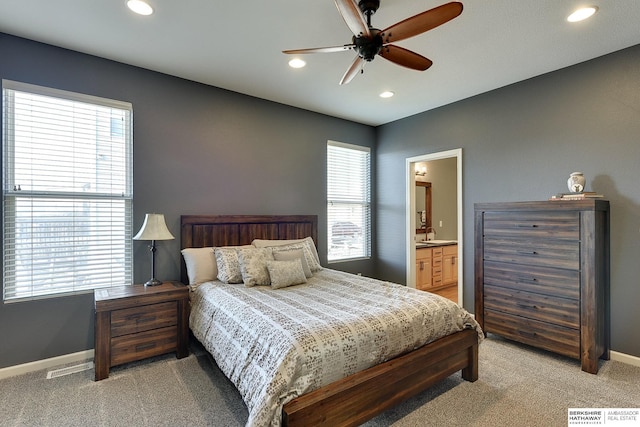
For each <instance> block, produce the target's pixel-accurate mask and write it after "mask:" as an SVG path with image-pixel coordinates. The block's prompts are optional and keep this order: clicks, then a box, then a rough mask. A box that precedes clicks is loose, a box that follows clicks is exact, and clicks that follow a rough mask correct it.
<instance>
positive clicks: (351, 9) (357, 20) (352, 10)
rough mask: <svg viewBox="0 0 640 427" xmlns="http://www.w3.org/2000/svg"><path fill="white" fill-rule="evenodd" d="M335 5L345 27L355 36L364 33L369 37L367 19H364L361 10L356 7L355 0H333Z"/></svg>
mask: <svg viewBox="0 0 640 427" xmlns="http://www.w3.org/2000/svg"><path fill="white" fill-rule="evenodd" d="M334 1H335V3H336V7H337V8H338V11H339V12H340V15H342V19H344V22H345V23H346V24H347V27H349V29H350V30H351V32H352V33H353V35H355V36H356V37H358V36H360V35H365V36H367V37H371V32H370V31H369V26H368V25H367V20H366V19H365V17H364V15H363V14H362V11H361V10H360V8H359V7H358V3H357V2H356V1H355V0H334Z"/></svg>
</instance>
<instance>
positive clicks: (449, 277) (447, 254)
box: [442, 245, 458, 285]
mask: <svg viewBox="0 0 640 427" xmlns="http://www.w3.org/2000/svg"><path fill="white" fill-rule="evenodd" d="M442 284H443V285H452V284H455V285H458V245H449V246H443V247H442Z"/></svg>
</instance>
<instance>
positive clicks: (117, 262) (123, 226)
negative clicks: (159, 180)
mask: <svg viewBox="0 0 640 427" xmlns="http://www.w3.org/2000/svg"><path fill="white" fill-rule="evenodd" d="M2 86H3V141H4V142H3V213H4V215H3V297H4V300H5V301H15V300H21V299H32V298H39V297H44V296H50V295H60V294H68V293H75V292H81V291H87V290H90V289H95V288H100V287H109V286H114V285H121V284H130V283H131V281H132V280H131V279H132V261H131V258H132V257H131V246H132V240H131V232H132V220H131V218H132V199H133V183H132V181H133V175H132V159H133V157H132V151H133V143H132V115H133V113H132V107H131V104H129V103H126V102H120V101H113V100H109V99H103V98H97V97H92V96H88V95H82V94H77V93H71V92H66V91H59V90H54V89H49V88H43V87H40V86H34V85H27V84H23V83H17V82H11V81H7V80H3V82H2Z"/></svg>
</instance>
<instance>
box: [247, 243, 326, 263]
mask: <svg viewBox="0 0 640 427" xmlns="http://www.w3.org/2000/svg"><path fill="white" fill-rule="evenodd" d="M296 243H304V244H306V245H308V249H309V251H310V252H311V255H313V257H314V258H315V260H316V263H318V265H320V257H319V256H318V250H317V249H316V244H315V242H314V241H313V239H312V238H311V237H310V236H309V237H305V238H304V239H290V240H263V239H254V240H253V242H251V244H252V245H253V246H255V247H256V248H266V247H268V246H271V247H273V246H286V245H291V244H296Z"/></svg>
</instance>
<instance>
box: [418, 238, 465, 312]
mask: <svg viewBox="0 0 640 427" xmlns="http://www.w3.org/2000/svg"><path fill="white" fill-rule="evenodd" d="M416 289H420V290H423V291H429V292H433V293H436V294H439V295H442V296H444V297H446V298H449V299H451V300H453V301H455V302H458V245H443V246H433V247H428V248H418V249H416Z"/></svg>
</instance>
